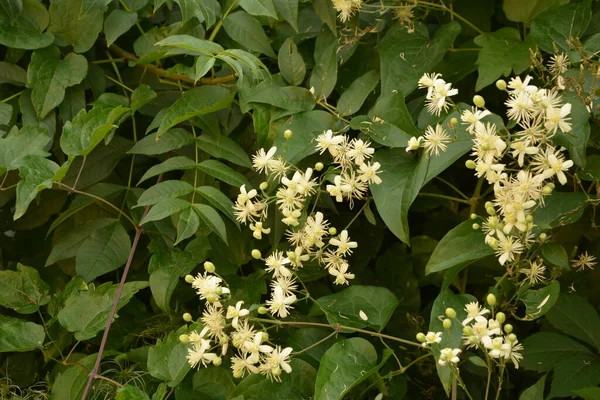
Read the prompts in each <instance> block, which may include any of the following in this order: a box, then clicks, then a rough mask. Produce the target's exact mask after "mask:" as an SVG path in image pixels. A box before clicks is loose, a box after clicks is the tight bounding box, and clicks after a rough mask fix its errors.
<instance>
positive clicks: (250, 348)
mask: <svg viewBox="0 0 600 400" xmlns="http://www.w3.org/2000/svg"><path fill="white" fill-rule="evenodd" d="M264 337H265V336H264V335H263V333H262V332H256V334H255V335H254V340H252V341H247V342H245V343H244V350H246V351H247V352H248V353H250V354H251V356H250V357H251V359H252V360H253V361H254V362H258V361H259V359H260V354H261V353H265V354H267V353H270V352H272V351H273V348H272V347H271V346H269V345H266V344H262V342H263V339H264Z"/></svg>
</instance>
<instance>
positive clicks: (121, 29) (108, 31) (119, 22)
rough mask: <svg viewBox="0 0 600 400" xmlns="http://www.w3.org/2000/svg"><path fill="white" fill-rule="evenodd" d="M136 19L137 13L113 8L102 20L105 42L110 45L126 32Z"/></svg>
mask: <svg viewBox="0 0 600 400" xmlns="http://www.w3.org/2000/svg"><path fill="white" fill-rule="evenodd" d="M136 21H137V13H134V12H127V11H124V10H120V9H114V10H113V11H112V12H111V13H110V14H108V17H106V19H105V20H104V35H105V36H106V44H107V45H108V46H110V45H111V44H113V43H114V42H115V40H117V39H118V38H119V36H121V35H123V34H124V33H126V32H127V31H128V30H129V29H131V27H132V26H134V25H135V23H136Z"/></svg>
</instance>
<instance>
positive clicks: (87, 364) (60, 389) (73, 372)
mask: <svg viewBox="0 0 600 400" xmlns="http://www.w3.org/2000/svg"><path fill="white" fill-rule="evenodd" d="M97 356H98V355H97V354H92V355H89V356H87V357H84V358H82V359H80V360H78V361H77V364H76V365H73V366H71V367H69V368H67V369H66V370H64V371H62V372H59V373H58V375H57V376H56V380H55V381H54V385H52V399H57V400H58V399H61V400H63V399H64V400H79V399H81V396H82V395H83V391H84V390H85V386H86V384H87V381H88V375H89V371H91V370H92V369H93V367H94V363H95V362H96V358H97Z"/></svg>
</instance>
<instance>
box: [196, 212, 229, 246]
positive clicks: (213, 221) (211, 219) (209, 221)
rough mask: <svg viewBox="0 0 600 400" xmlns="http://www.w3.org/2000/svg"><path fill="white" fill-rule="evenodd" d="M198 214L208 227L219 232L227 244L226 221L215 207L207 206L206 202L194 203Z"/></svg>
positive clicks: (218, 234)
mask: <svg viewBox="0 0 600 400" xmlns="http://www.w3.org/2000/svg"><path fill="white" fill-rule="evenodd" d="M193 206H194V208H195V209H196V211H197V212H198V216H199V217H200V219H201V220H202V222H204V223H205V224H206V225H208V227H209V228H210V229H211V230H212V231H213V232H214V233H216V234H217V236H219V237H220V238H221V240H223V241H224V242H225V244H227V229H226V228H225V222H223V218H221V216H220V215H219V214H218V213H217V212H216V211H215V209H214V208H212V207H210V206H207V205H206V204H194V205H193Z"/></svg>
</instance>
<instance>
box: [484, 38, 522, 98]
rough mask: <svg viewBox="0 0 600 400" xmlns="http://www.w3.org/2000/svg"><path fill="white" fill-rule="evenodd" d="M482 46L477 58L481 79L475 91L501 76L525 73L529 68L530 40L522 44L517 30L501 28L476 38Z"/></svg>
mask: <svg viewBox="0 0 600 400" xmlns="http://www.w3.org/2000/svg"><path fill="white" fill-rule="evenodd" d="M475 43H476V44H477V45H478V46H481V47H482V49H481V50H480V51H479V55H478V57H477V65H478V71H479V78H478V79H477V85H476V86H475V90H477V91H479V90H481V89H483V88H484V87H486V86H488V85H490V84H492V83H494V82H495V81H496V80H497V79H498V78H500V77H501V76H509V75H511V74H512V72H513V71H514V74H515V75H519V74H521V73H523V72H524V71H525V70H526V69H527V67H529V61H530V54H529V48H530V47H532V43H530V42H529V41H528V40H525V41H524V42H521V35H520V34H519V31H518V30H516V29H515V28H507V27H505V28H501V29H498V30H497V31H495V32H486V33H483V34H481V35H479V36H477V37H476V38H475Z"/></svg>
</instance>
